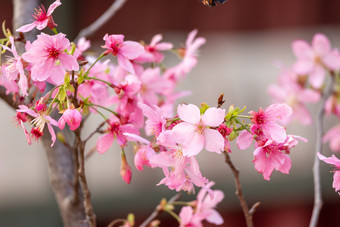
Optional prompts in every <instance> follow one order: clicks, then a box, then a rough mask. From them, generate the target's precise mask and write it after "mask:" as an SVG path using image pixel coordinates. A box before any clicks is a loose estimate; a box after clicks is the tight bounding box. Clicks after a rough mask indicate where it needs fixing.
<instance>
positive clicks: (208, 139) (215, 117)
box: [172, 104, 225, 157]
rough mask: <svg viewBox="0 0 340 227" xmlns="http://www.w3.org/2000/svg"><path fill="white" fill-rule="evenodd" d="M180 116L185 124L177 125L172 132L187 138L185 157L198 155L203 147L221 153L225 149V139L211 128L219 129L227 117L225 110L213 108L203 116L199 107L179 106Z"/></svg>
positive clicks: (184, 145) (190, 105)
mask: <svg viewBox="0 0 340 227" xmlns="http://www.w3.org/2000/svg"><path fill="white" fill-rule="evenodd" d="M177 113H178V116H179V117H180V118H181V120H183V122H181V123H179V124H177V125H176V126H175V127H174V128H173V129H172V130H173V134H175V135H176V137H183V138H186V140H185V142H184V143H183V155H184V156H188V157H190V156H194V155H197V154H198V153H199V152H200V151H201V150H202V149H203V147H205V149H206V150H207V151H210V152H216V153H218V154H220V153H221V151H223V149H224V138H223V136H222V135H221V133H219V132H218V130H215V129H212V128H211V127H218V126H219V125H220V124H221V123H222V122H223V121H224V117H225V110H222V109H219V108H215V107H211V108H208V109H207V110H206V111H205V113H204V114H203V115H202V116H201V113H200V110H199V108H198V107H197V106H195V105H192V104H189V105H185V104H182V105H179V106H178V108H177Z"/></svg>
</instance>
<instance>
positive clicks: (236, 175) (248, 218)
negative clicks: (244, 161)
mask: <svg viewBox="0 0 340 227" xmlns="http://www.w3.org/2000/svg"><path fill="white" fill-rule="evenodd" d="M224 156H225V161H226V163H227V164H228V165H229V167H230V169H231V171H232V172H233V174H234V178H235V185H236V195H237V197H238V199H239V201H240V204H241V207H242V211H243V214H244V217H245V218H246V222H247V226H248V227H253V226H254V224H253V214H254V212H255V211H256V209H257V208H258V207H259V206H260V202H257V203H255V204H254V205H253V206H252V208H251V209H250V210H249V208H248V205H247V203H246V200H245V198H244V196H243V193H242V188H241V182H240V177H239V175H240V172H239V171H238V170H237V169H236V167H235V166H234V164H233V163H232V161H231V159H230V156H229V153H228V152H224Z"/></svg>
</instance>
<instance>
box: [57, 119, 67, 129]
mask: <svg viewBox="0 0 340 227" xmlns="http://www.w3.org/2000/svg"><path fill="white" fill-rule="evenodd" d="M65 124H66V121H65V119H64V117H63V116H61V118H59V121H58V127H59V128H60V129H61V130H63V129H64V127H65Z"/></svg>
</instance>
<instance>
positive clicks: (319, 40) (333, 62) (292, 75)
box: [268, 34, 340, 190]
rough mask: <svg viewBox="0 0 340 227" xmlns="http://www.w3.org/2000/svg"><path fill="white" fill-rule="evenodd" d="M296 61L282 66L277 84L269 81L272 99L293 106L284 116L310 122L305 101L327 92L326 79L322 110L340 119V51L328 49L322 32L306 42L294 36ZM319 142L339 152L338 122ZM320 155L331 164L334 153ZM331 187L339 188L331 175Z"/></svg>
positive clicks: (308, 101) (306, 123)
mask: <svg viewBox="0 0 340 227" xmlns="http://www.w3.org/2000/svg"><path fill="white" fill-rule="evenodd" d="M292 49H293V53H294V55H295V57H296V58H297V59H296V62H295V63H294V64H293V65H292V66H291V67H289V68H284V67H281V68H282V73H281V74H280V75H279V78H278V84H277V85H276V84H275V85H271V86H270V87H269V89H268V91H269V93H270V94H271V95H272V96H273V97H274V99H275V102H285V103H287V104H289V105H290V106H291V107H292V108H293V114H292V116H291V117H290V118H288V119H286V122H285V123H288V122H289V121H291V120H292V119H296V120H298V121H299V122H300V123H302V124H303V125H309V124H311V123H312V118H311V115H310V113H309V111H308V109H307V107H306V104H307V103H317V102H319V101H320V99H321V97H322V96H327V95H328V94H327V91H326V89H327V81H331V83H330V91H331V92H330V96H329V97H328V98H327V100H326V103H325V106H324V111H325V113H326V114H327V115H334V116H335V117H336V118H338V119H339V120H340V74H339V72H340V52H339V51H338V49H332V48H331V44H330V41H329V40H328V38H327V37H326V36H325V35H323V34H316V35H315V36H314V38H313V40H312V43H311V44H309V43H308V42H306V41H304V40H296V41H294V42H293V44H292ZM323 142H324V143H326V142H329V144H330V149H331V150H332V151H333V152H340V124H338V125H335V126H334V127H332V128H331V129H329V130H328V131H327V132H326V134H325V135H324V136H323ZM319 157H320V159H321V160H323V161H325V162H327V163H329V164H334V165H335V161H334V162H331V161H330V160H336V157H335V156H333V157H332V158H325V157H324V156H322V155H321V154H320V155H319ZM333 187H334V188H335V189H336V190H339V188H340V183H339V180H336V175H334V184H333Z"/></svg>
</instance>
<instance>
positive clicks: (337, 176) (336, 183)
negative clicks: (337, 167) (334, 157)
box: [333, 171, 340, 195]
mask: <svg viewBox="0 0 340 227" xmlns="http://www.w3.org/2000/svg"><path fill="white" fill-rule="evenodd" d="M333 188H334V189H335V191H336V192H338V191H339V190H340V172H339V171H335V173H334V176H333ZM338 193H339V195H340V192H338Z"/></svg>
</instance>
